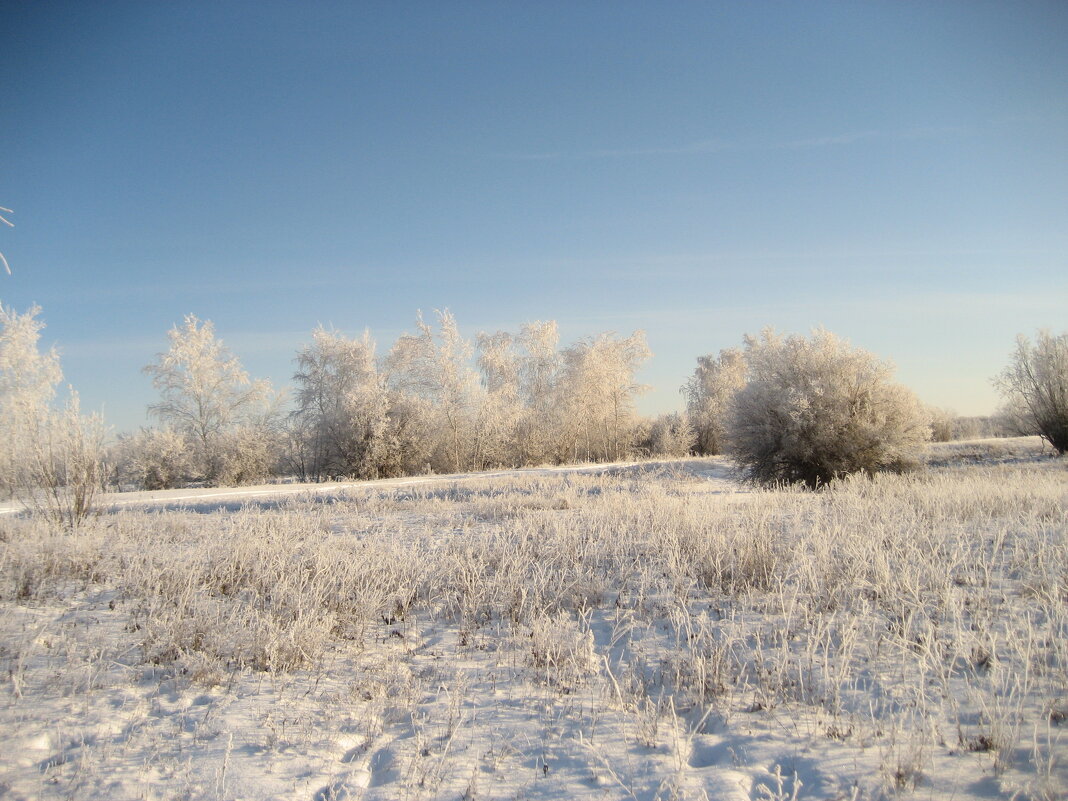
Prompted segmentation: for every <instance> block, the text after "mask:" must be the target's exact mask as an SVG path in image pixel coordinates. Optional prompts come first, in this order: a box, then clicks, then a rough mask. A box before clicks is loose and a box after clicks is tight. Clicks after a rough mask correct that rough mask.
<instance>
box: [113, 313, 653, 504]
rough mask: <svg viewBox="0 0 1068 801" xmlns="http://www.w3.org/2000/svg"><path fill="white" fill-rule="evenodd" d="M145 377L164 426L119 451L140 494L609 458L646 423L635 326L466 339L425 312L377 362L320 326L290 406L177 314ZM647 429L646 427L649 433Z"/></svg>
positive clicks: (200, 327) (361, 341) (545, 327)
mask: <svg viewBox="0 0 1068 801" xmlns="http://www.w3.org/2000/svg"><path fill="white" fill-rule="evenodd" d="M169 337H170V348H169V350H167V351H166V352H164V353H161V354H159V355H158V356H157V358H156V360H155V361H154V362H153V363H152V364H150V365H148V366H147V367H146V368H145V372H146V373H148V375H150V376H151V378H152V382H153V384H154V386H155V387H156V389H157V390H158V391H159V393H160V398H161V400H160V402H159V403H156V404H153V405H152V406H151V407H150V408H149V411H150V412H151V413H152V414H153V415H154V416H155V417H156V418H157V419H158V420H159V422H160V423H161V427H160V428H157V429H147V430H143V431H141V432H139V433H138V434H137V435H136V436H134V437H131V438H127V439H126V440H125V442H124V443H123V448H122V449H121V450H122V453H121V455H120V461H121V463H122V464H123V475H124V477H125V478H126V479H127V480H129V481H130V482H132V483H135V484H138V485H140V486H146V487H167V486H173V485H175V484H177V483H180V482H183V481H189V480H200V481H204V482H207V483H210V484H233V483H241V482H247V481H252V480H255V479H259V478H264V477H266V475H267V474H268V473H269V472H271V471H272V470H274V471H280V472H283V473H286V474H291V475H296V476H298V477H299V478H301V479H302V480H323V479H332V478H349V477H351V478H364V479H372V478H380V477H388V476H398V475H410V474H416V473H425V472H429V471H433V472H461V471H469V470H484V469H487V468H492V467H517V466H521V465H528V464H540V463H545V462H553V463H560V462H565V461H598V460H600V461H609V460H616V459H621V458H625V457H626V456H628V455H630V454H631V453H632V452H633V451H634V448H635V446H636V445H637V444H638V439H639V438H640V437H641V436H642V434H643V431H644V430H643V427H642V426H641V425H640V421H639V419H638V417H637V414H636V412H635V408H634V400H635V398H636V396H637V395H638V393H640V392H641V391H642V390H643V389H644V387H642V386H641V385H639V384H638V383H636V381H635V374H636V372H637V370H638V368H639V367H640V366H641V365H642V363H644V362H645V360H646V359H648V357H649V355H650V353H649V349H648V347H647V346H646V344H645V337H644V334H643V333H642V332H640V331H639V332H635V333H634V334H632V335H631V336H629V337H617V336H616V335H614V334H611V333H604V334H600V335H598V336H594V337H587V338H585V339H581V340H579V341H578V342H576V343H574V344H572V345H570V346H568V347H566V348H562V349H561V348H560V347H559V334H558V331H557V326H556V323H555V322H551V321H550V322H536V323H531V324H528V325H526V326H524V327H523V328H522V330H521V331H520V332H519V333H518V334H511V333H508V332H504V331H498V332H496V333H494V334H485V333H483V334H479V335H478V337H477V338H476V340H475V341H474V342H473V343H472V342H471V341H469V340H467V339H465V338H464V337H463V336H462V335H461V334H460V331H459V329H458V327H457V324H456V320H455V318H454V317H453V315H452V314H450V313H449V312H448V311H444V312H439V313H438V314H437V326H436V329H435V327H433V326H431V325H430V324H429V323H427V322H425V321H424V320H423V318H422V316H420V317H419V318H418V319H417V321H416V330H415V333H410V334H405V335H403V336H401V337H400V338H399V339H398V340H397V341H396V342H395V343H394V344H393V346H392V347H391V348H390V350H389V352H388V353H387V354H386V355H385V356H383V357H379V356H378V354H377V353H376V346H375V342H374V340H373V339H372V338H371V336H370V334H369V333H365V334H364V335H363V336H362V337H359V338H351V337H347V336H345V335H343V334H341V333H339V332H337V331H330V330H326V329H324V328H319V329H317V330H316V331H315V332H314V333H313V334H312V341H311V342H310V343H309V344H307V345H305V346H304V347H303V348H302V349H301V350H300V352H299V353H298V354H297V358H296V364H297V370H296V373H295V375H294V383H295V391H294V396H293V409H292V410H291V411H289V412H288V413H283V411H282V407H283V403H282V401H281V398H280V396H279V394H278V393H276V392H274V391H273V390H272V388H271V387H270V385H269V384H268V383H266V382H262V381H252V380H250V379H249V377H248V375H247V374H246V373H245V372H244V371H243V370H242V369H241V367H240V365H239V363H238V362H237V359H236V358H235V357H234V356H233V355H232V354H231V353H230V352H229V351H228V350H227V349H226V348H225V347H223V345H222V343H221V342H219V341H218V339H216V337H215V334H214V330H213V328H212V325H211V323H210V322H201V321H200V320H198V319H197V318H196V317H193V316H189V317H186V318H185V321H184V323H183V325H182V326H176V327H175V328H174V329H172V330H171V331H170V333H169ZM645 433H648V432H645Z"/></svg>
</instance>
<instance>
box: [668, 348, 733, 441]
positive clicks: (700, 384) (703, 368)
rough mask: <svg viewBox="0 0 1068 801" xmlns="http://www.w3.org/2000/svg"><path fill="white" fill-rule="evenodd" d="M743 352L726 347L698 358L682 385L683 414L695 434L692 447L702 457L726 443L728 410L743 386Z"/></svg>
mask: <svg viewBox="0 0 1068 801" xmlns="http://www.w3.org/2000/svg"><path fill="white" fill-rule="evenodd" d="M745 381H746V367H745V354H743V353H742V351H741V350H739V349H738V348H726V349H724V350H721V351H720V352H719V356H716V357H714V356H712V355H711V354H708V355H707V356H699V357H697V369H696V370H694V373H693V375H692V376H691V377H690V380H689V381H687V382H686V384H685V385H684V386H683V387H682V394H683V396H684V397H685V398H686V416H687V417H688V418H689V421H690V425H691V426H692V427H693V429H694V431H695V433H696V434H697V439H696V442H695V445H694V449H695V450H696V451H697V453H699V454H701V455H702V456H714V455H716V454H718V453H722V452H723V449H724V447H725V445H726V430H727V412H728V410H729V409H730V405H731V401H732V400H733V399H734V395H735V393H736V392H738V390H740V389H741V388H742V387H744V386H745Z"/></svg>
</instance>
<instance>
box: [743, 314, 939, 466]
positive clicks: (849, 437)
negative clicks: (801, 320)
mask: <svg viewBox="0 0 1068 801" xmlns="http://www.w3.org/2000/svg"><path fill="white" fill-rule="evenodd" d="M745 358H746V362H747V364H748V366H749V380H748V383H747V384H746V386H745V388H744V389H742V390H740V391H739V392H738V393H737V394H736V395H735V396H734V401H733V403H732V406H731V411H730V414H729V418H728V426H727V444H728V448H727V450H728V453H729V454H730V455H731V456H732V457H733V458H734V459H735V461H736V462H737V463H738V465H739V466H740V467H741V469H742V470H743V472H744V474H745V475H746V476H747V477H748V478H749V479H751V480H754V481H757V482H760V483H776V482H785V483H795V482H801V483H804V484H806V485H808V486H809V487H816V486H818V485H821V484H826V483H827V482H829V481H831V480H832V479H834V478H837V477H839V476H843V475H847V474H849V473H856V472H865V473H874V472H875V471H877V470H901V469H905V468H906V467H908V466H909V465H910V464H911V463H912V462H913V461H914V460H915V458H916V454H917V451H918V449H919V448H920V446H921V445H922V444H923V442H924V441H925V440H926V439H927V438H928V436H929V433H930V427H929V424H928V420H927V416H926V414H925V413H924V410H923V408H922V406H921V404H920V403H919V401H918V400H917V399H916V397H915V395H913V393H912V392H911V391H910V390H909V389H907V388H906V387H904V386H902V385H900V384H896V383H893V382H892V381H891V380H890V379H891V376H892V374H893V368H892V367H891V365H890V364H888V363H886V362H882V361H879V360H878V359H876V358H875V357H874V356H872V355H871V354H870V353H868V352H867V351H864V350H860V349H858V348H853V347H851V346H850V345H849V344H848V343H847V342H844V341H843V340H840V339H838V338H837V337H836V336H834V335H833V334H831V333H830V332H828V331H824V330H822V329H820V330H817V331H815V332H814V333H813V335H812V336H811V338H805V337H801V336H790V337H782V336H780V335H778V334H776V333H775V332H774V331H772V330H770V329H767V330H765V331H764V332H763V333H762V334H761V335H760V336H759V337H749V336H747V337H746V350H745Z"/></svg>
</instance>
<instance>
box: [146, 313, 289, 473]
mask: <svg viewBox="0 0 1068 801" xmlns="http://www.w3.org/2000/svg"><path fill="white" fill-rule="evenodd" d="M167 337H168V339H170V348H168V350H166V351H165V352H163V353H159V354H157V356H156V360H155V361H154V362H153V363H152V364H149V365H147V366H146V367H145V368H144V371H145V373H147V374H148V375H150V376H151V377H152V385H153V386H154V387H155V388H156V389H157V390H158V391H159V393H160V401H159V402H158V403H154V404H152V405H150V406H149V407H148V410H149V413H150V414H152V415H153V416H155V417H156V418H157V419H159V420H160V422H161V423H163V424H164V425H166V426H170V427H172V428H174V429H175V430H176V431H178V432H180V433H181V434H182V435H183V436H185V437H186V438H187V439H188V441H189V443H190V445H191V449H192V452H193V465H194V469H195V471H196V472H197V473H198V474H199V475H200V476H201V477H202V478H203V479H204V480H206V481H207V482H208V483H210V484H213V485H219V484H222V483H228V482H232V481H235V480H238V479H236V478H235V477H240V480H242V481H250V480H255V479H258V478H263V477H264V476H265V475H266V474H265V469H266V467H265V462H264V460H263V458H262V453H263V450H264V446H263V445H262V443H263V441H264V440H266V439H268V438H270V437H271V436H272V426H273V423H274V420H275V418H276V413H277V403H278V397H277V396H276V395H275V394H274V393H273V392H272V390H271V386H270V382H268V381H265V380H261V381H251V380H249V377H248V374H247V373H246V372H245V371H244V370H243V369H242V367H241V363H240V362H239V361H238V359H237V357H236V356H234V355H233V354H232V353H231V352H230V350H229V349H228V348H227V347H226V346H225V345H223V343H222V341H221V340H218V339H216V337H215V329H214V326H213V325H212V323H211V321H204V322H201V321H200V320H198V319H197V318H196V316H194V315H192V314H190V315H186V317H185V319H184V321H183V323H182V326H181V327H179V326H174V327H173V328H172V329H171V330H170V331H169V332H167Z"/></svg>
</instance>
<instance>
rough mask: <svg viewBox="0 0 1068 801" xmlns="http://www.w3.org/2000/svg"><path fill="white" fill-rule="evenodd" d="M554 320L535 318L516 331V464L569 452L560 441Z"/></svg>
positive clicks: (558, 364) (556, 458)
mask: <svg viewBox="0 0 1068 801" xmlns="http://www.w3.org/2000/svg"><path fill="white" fill-rule="evenodd" d="M559 344H560V332H559V329H558V327H557V325H556V321H555V320H548V321H541V320H537V321H535V322H532V323H527V324H526V325H524V326H523V327H522V328H521V329H520V332H519V337H518V338H517V345H518V347H519V349H520V355H519V400H520V403H521V405H522V407H523V411H522V413H521V414H520V418H519V422H518V428H517V435H516V448H517V450H518V453H517V456H516V459H517V461H518V463H519V464H542V463H544V462H550V461H561V460H563V459H565V458H567V456H568V455H569V454H567V453H566V451H565V446H564V444H563V434H562V423H563V419H564V411H563V408H562V405H561V404H560V403H559V394H560V384H561V370H562V364H563V359H562V356H561V354H560V351H559Z"/></svg>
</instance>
